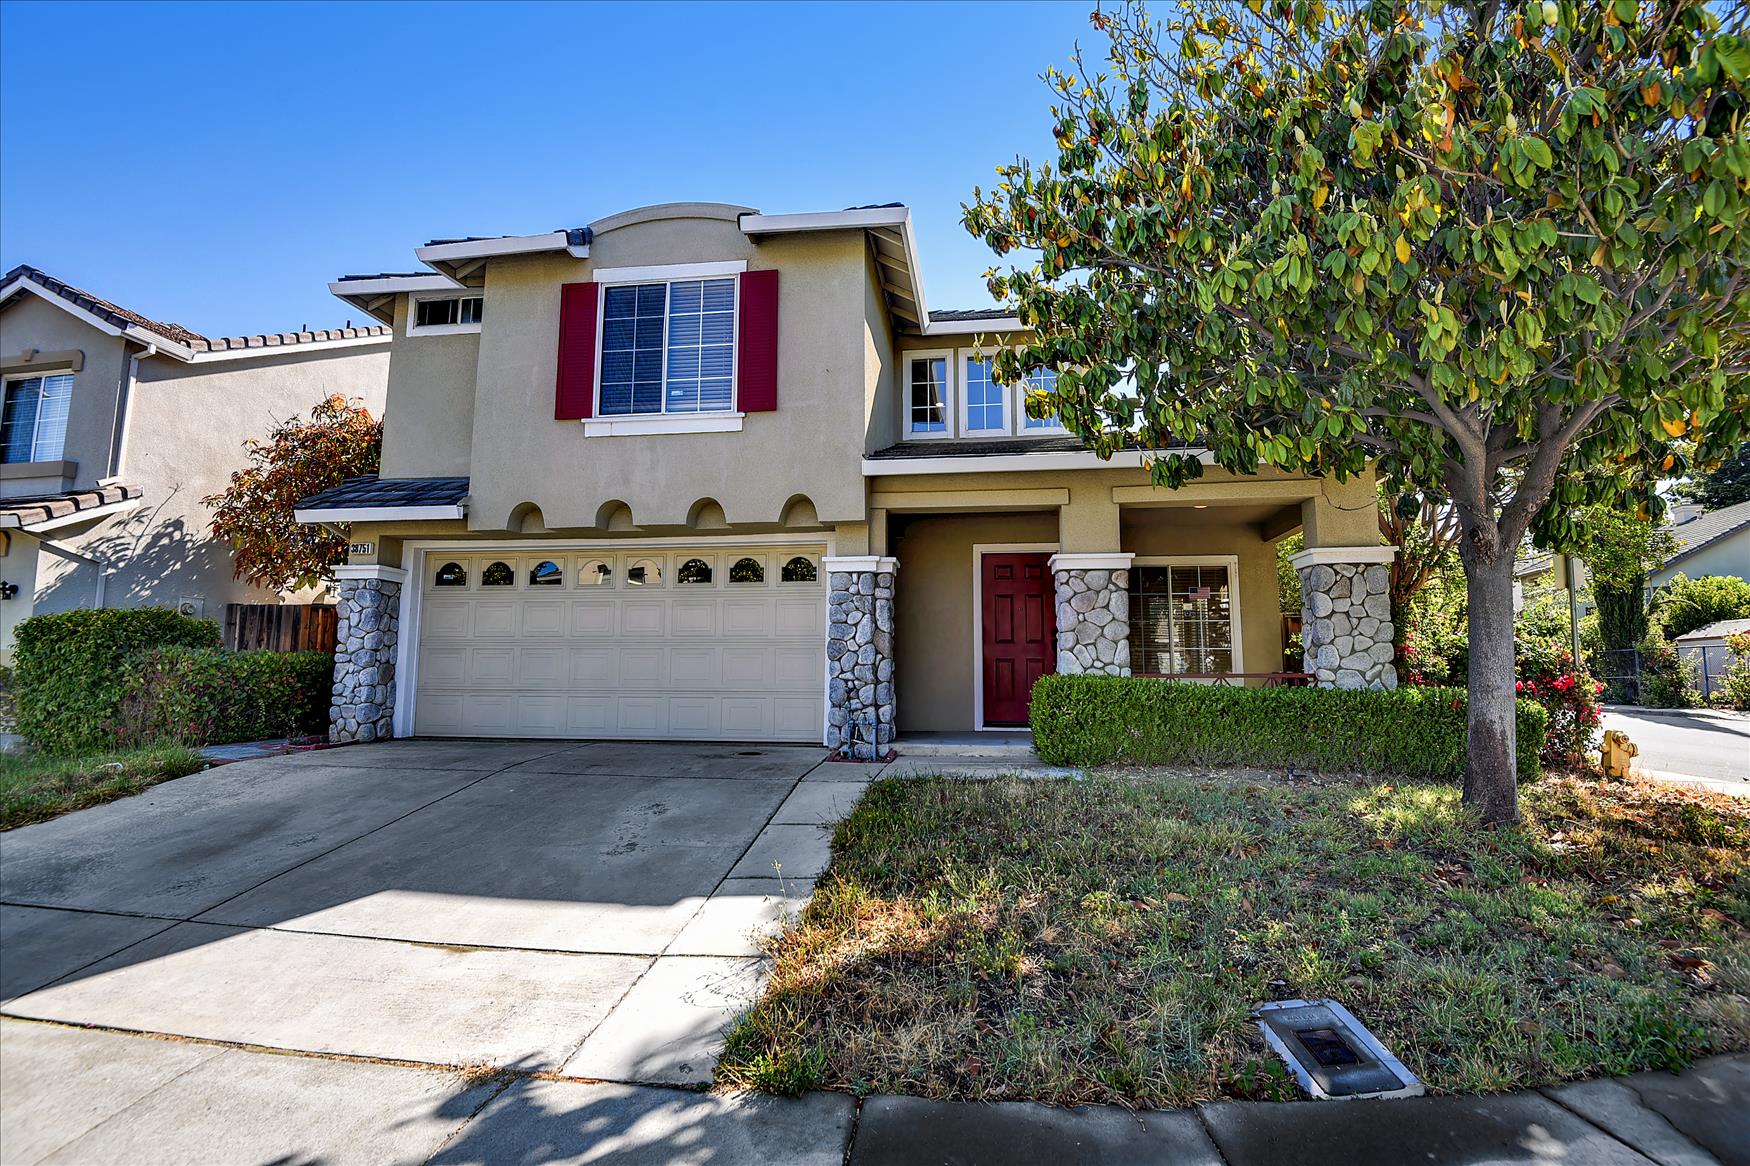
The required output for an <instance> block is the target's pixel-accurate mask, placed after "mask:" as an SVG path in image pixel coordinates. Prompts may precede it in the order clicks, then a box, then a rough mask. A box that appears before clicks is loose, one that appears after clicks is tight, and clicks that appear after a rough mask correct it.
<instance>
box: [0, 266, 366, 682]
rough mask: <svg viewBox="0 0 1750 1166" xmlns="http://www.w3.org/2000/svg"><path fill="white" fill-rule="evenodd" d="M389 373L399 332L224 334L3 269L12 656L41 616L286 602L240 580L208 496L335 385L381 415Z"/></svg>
mask: <svg viewBox="0 0 1750 1166" xmlns="http://www.w3.org/2000/svg"><path fill="white" fill-rule="evenodd" d="M388 370H389V335H388V329H387V328H381V327H376V326H372V327H368V328H343V329H335V330H330V331H323V332H295V333H285V334H278V335H265V336H245V337H236V338H231V339H209V338H207V337H205V336H201V335H198V334H196V333H194V332H191V331H189V330H188V329H186V328H184V327H182V326H180V325H177V324H165V323H161V322H159V321H156V320H152V319H149V318H147V317H145V316H142V315H140V314H138V313H136V312H132V311H129V310H127V309H126V308H122V307H118V306H117V305H115V304H113V303H110V302H108V301H107V300H103V299H100V298H99V297H97V296H94V295H92V294H91V293H89V292H85V291H81V290H80V289H78V288H75V287H70V286H68V285H67V284H65V283H63V282H61V281H60V280H58V279H55V278H53V277H52V276H49V275H46V274H44V273H43V272H41V271H38V270H37V269H36V268H34V267H22V266H21V267H15V268H13V269H12V270H11V271H9V272H7V273H6V275H5V276H4V277H0V376H3V377H4V401H3V411H0V580H3V581H4V587H0V658H5V657H8V656H10V653H11V650H12V629H13V628H14V627H15V626H16V625H17V623H18V622H19V621H20V620H22V619H25V618H26V617H28V616H30V615H33V614H36V613H39V612H52V611H66V610H69V609H71V608H77V607H138V606H157V607H175V608H179V609H181V610H184V611H186V612H188V613H189V614H193V615H200V616H204V617H206V618H208V619H215V620H217V619H222V618H223V617H224V612H225V605H226V604H227V603H245V602H251V603H262V602H265V603H272V602H276V601H277V600H278V599H279V596H276V595H275V594H274V593H272V592H268V591H263V590H261V589H260V588H257V587H253V586H251V585H249V584H247V583H243V582H240V581H237V580H235V579H233V578H232V568H233V562H232V557H231V551H230V548H229V547H227V546H226V545H224V544H223V543H221V542H218V541H216V540H215V539H214V538H213V537H212V535H211V533H210V531H209V523H210V521H211V514H210V512H209V511H208V509H207V507H206V506H205V505H203V504H202V502H201V498H202V497H204V496H206V495H208V494H212V493H216V492H217V491H219V490H220V489H222V488H223V487H224V485H225V484H226V482H227V481H228V480H229V479H230V476H231V473H232V471H234V470H236V469H239V468H241V467H242V465H243V458H244V453H243V444H244V442H245V441H246V440H247V439H248V438H250V437H262V436H265V435H266V433H267V431H268V430H269V428H271V427H272V425H273V424H274V422H275V421H278V420H283V419H285V418H288V417H291V416H293V415H294V414H299V413H306V412H308V411H309V409H310V407H311V406H312V405H314V404H315V403H316V402H317V401H318V400H320V399H321V398H322V397H324V396H326V395H328V394H330V393H340V394H343V395H345V396H347V397H354V398H358V399H360V400H362V401H363V402H364V404H365V405H366V407H368V408H369V409H370V410H371V411H372V412H373V413H377V414H379V415H380V414H381V412H382V409H383V399H384V386H385V383H386V380H387V377H388Z"/></svg>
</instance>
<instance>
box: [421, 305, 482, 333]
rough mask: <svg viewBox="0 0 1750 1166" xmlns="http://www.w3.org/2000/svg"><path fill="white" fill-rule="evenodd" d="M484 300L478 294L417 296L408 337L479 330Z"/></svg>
mask: <svg viewBox="0 0 1750 1166" xmlns="http://www.w3.org/2000/svg"><path fill="white" fill-rule="evenodd" d="M485 310H486V299H485V297H484V296H478V295H455V296H445V295H438V296H419V297H415V298H414V300H413V304H412V315H411V316H410V317H409V319H408V326H407V334H408V335H409V336H446V335H455V334H457V333H460V332H478V331H480V320H481V318H482V317H483V315H484V314H485Z"/></svg>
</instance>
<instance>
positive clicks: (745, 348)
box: [735, 271, 778, 413]
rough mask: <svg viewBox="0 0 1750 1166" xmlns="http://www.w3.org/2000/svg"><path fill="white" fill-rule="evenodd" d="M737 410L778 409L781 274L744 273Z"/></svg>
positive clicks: (766, 272) (770, 272)
mask: <svg viewBox="0 0 1750 1166" xmlns="http://www.w3.org/2000/svg"><path fill="white" fill-rule="evenodd" d="M735 349H736V352H735V383H736V389H735V397H736V400H735V406H736V408H738V409H740V410H741V411H742V412H743V413H764V412H769V411H770V410H773V409H776V408H777V407H778V273H777V272H776V271H744V272H742V273H741V329H740V334H739V335H738V336H737V337H736V344H735Z"/></svg>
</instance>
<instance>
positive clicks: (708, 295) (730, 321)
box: [596, 276, 737, 417]
mask: <svg viewBox="0 0 1750 1166" xmlns="http://www.w3.org/2000/svg"><path fill="white" fill-rule="evenodd" d="M736 282H737V281H736V280H735V278H734V277H733V276H731V277H729V278H726V279H684V280H673V281H671V282H667V283H639V284H614V285H610V286H608V287H606V288H605V289H603V290H604V294H603V296H602V330H601V336H602V360H601V402H600V407H599V408H598V409H597V410H596V416H598V417H626V416H639V415H644V416H651V415H656V414H661V413H724V412H728V411H730V410H731V409H732V408H733V406H734V404H735V308H736V299H735V297H736Z"/></svg>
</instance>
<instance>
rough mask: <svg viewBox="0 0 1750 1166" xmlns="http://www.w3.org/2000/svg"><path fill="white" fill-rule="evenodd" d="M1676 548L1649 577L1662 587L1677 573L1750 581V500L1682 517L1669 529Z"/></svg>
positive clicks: (1653, 583)
mask: <svg viewBox="0 0 1750 1166" xmlns="http://www.w3.org/2000/svg"><path fill="white" fill-rule="evenodd" d="M1667 529H1668V531H1669V533H1670V535H1671V537H1672V538H1673V539H1675V540H1676V542H1677V549H1676V550H1675V551H1672V552H1671V557H1670V558H1668V559H1666V560H1665V565H1664V566H1663V567H1660V568H1659V569H1658V570H1657V571H1654V572H1653V573H1652V575H1651V576H1650V577H1649V578H1648V585H1649V586H1652V587H1663V586H1664V585H1665V584H1667V583H1669V582H1671V577H1672V576H1673V575H1676V574H1678V573H1680V572H1681V573H1682V574H1684V575H1687V576H1688V577H1689V578H1691V579H1699V578H1701V577H1702V576H1703V575H1735V576H1737V577H1738V578H1740V579H1743V580H1745V581H1746V582H1750V502H1740V503H1738V504H1737V505H1736V506H1723V507H1721V508H1720V509H1718V510H1706V511H1701V512H1699V513H1692V514H1690V515H1686V516H1679V521H1678V522H1677V523H1676V524H1675V525H1673V526H1671V527H1668V528H1667Z"/></svg>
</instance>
